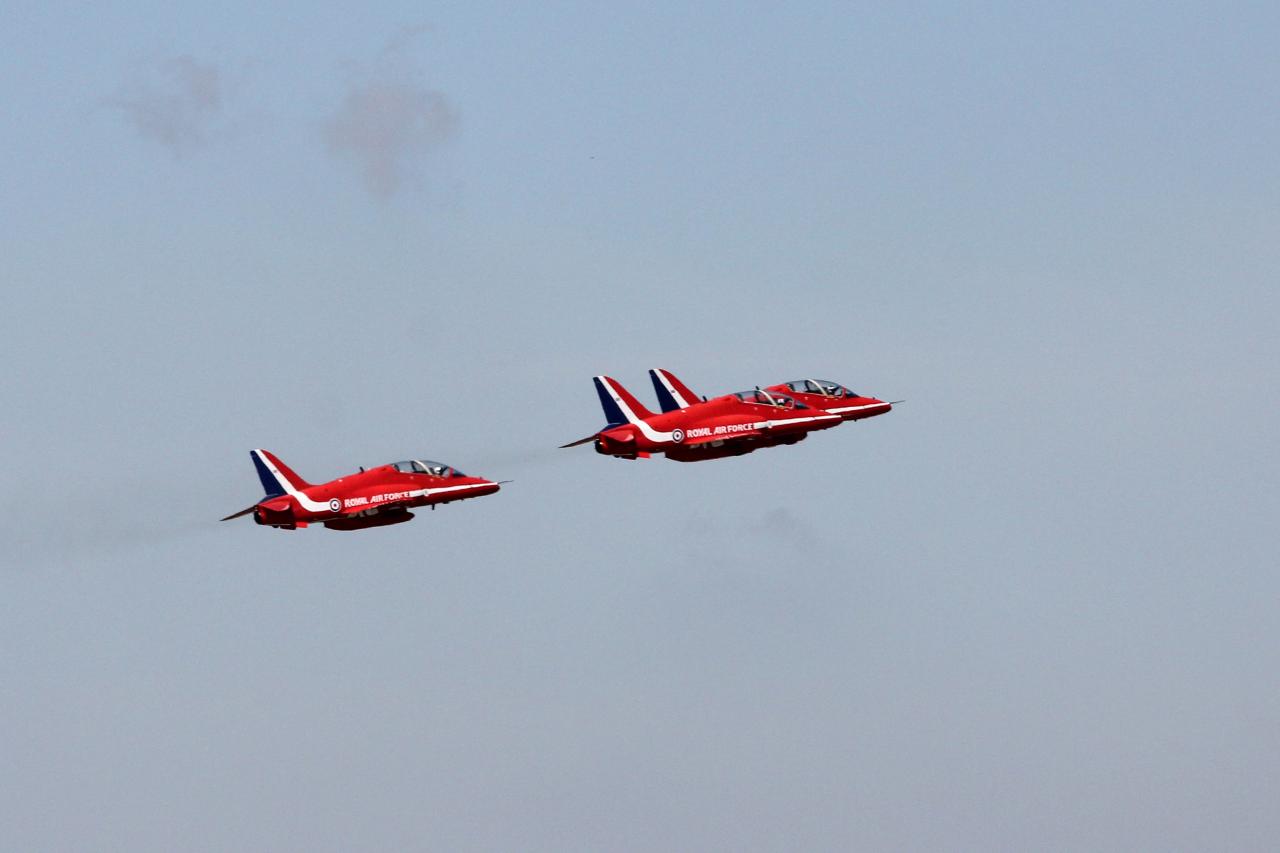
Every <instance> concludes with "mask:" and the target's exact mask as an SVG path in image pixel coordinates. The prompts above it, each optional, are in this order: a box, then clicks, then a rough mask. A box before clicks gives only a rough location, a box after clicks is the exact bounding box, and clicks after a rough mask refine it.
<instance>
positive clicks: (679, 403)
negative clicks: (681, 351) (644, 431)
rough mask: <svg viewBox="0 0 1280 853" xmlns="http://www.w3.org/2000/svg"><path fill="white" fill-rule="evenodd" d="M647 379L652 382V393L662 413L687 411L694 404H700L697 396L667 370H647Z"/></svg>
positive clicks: (653, 368) (655, 368) (658, 368)
mask: <svg viewBox="0 0 1280 853" xmlns="http://www.w3.org/2000/svg"><path fill="white" fill-rule="evenodd" d="M649 378H650V379H651V380H653V391H654V393H655V394H657V395H658V405H659V406H660V407H661V408H662V411H664V412H674V411H677V410H678V409H687V408H689V407H690V406H692V405H693V404H694V403H700V402H702V400H701V398H699V397H698V395H697V394H695V393H693V392H692V391H690V390H689V389H688V387H687V386H686V385H685V384H684V383H683V382H681V381H680V380H679V379H677V378H676V377H675V374H673V373H672V372H671V371H669V370H663V369H662V368H661V367H652V368H650V369H649Z"/></svg>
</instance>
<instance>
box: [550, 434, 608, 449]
mask: <svg viewBox="0 0 1280 853" xmlns="http://www.w3.org/2000/svg"><path fill="white" fill-rule="evenodd" d="M599 434H600V433H598V432H596V433H592V434H591V435H589V436H587V437H586V438H580V439H578V440H577V441H571V442H569V443H568V444H562V445H560V449H561V450H564V449H565V448H566V447H577V446H578V445H580V444H586V443H587V442H589V441H595V440H596V436H597V435H599Z"/></svg>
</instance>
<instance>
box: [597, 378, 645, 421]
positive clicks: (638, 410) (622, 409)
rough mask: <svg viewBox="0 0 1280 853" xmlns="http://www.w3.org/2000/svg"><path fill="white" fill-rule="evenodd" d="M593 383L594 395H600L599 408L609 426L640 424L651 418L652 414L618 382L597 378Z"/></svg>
mask: <svg viewBox="0 0 1280 853" xmlns="http://www.w3.org/2000/svg"><path fill="white" fill-rule="evenodd" d="M595 383H596V393H597V394H599V395H600V408H602V409H604V416H605V418H606V419H607V420H608V421H609V426H620V425H621V424H635V423H640V422H641V421H643V420H644V419H645V418H651V417H653V412H651V411H649V410H648V409H646V408H645V407H644V406H642V405H641V404H640V401H639V400H637V399H636V398H635V397H633V396H632V395H631V392H630V391H628V390H627V389H626V388H623V387H622V385H621V384H620V383H619V382H618V380H616V379H610V378H609V377H608V376H597V377H595Z"/></svg>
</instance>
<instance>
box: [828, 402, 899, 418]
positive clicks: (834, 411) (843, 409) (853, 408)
mask: <svg viewBox="0 0 1280 853" xmlns="http://www.w3.org/2000/svg"><path fill="white" fill-rule="evenodd" d="M887 405H889V404H888V403H867V404H865V405H862V406H840V407H837V408H833V409H827V411H828V412H831V413H832V414H833V415H839V414H842V413H844V412H860V411H862V410H863V409H874V408H875V407H876V406H887Z"/></svg>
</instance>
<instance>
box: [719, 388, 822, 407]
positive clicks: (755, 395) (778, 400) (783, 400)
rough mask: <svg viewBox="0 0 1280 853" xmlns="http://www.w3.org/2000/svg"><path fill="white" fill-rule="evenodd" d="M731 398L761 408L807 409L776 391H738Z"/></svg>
mask: <svg viewBox="0 0 1280 853" xmlns="http://www.w3.org/2000/svg"><path fill="white" fill-rule="evenodd" d="M733 396H735V397H737V398H738V399H739V400H741V401H742V402H744V403H758V404H760V405H762V406H777V407H778V408H779V409H807V408H809V407H808V406H806V405H805V404H804V403H797V402H796V400H795V398H794V397H791V396H789V395H787V394H782V393H779V392H778V391H764V390H761V389H760V388H757V389H755V390H754V391H739V392H738V393H736V394H734V395H733Z"/></svg>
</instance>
